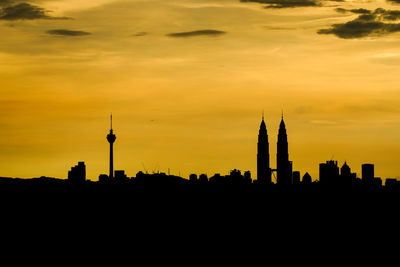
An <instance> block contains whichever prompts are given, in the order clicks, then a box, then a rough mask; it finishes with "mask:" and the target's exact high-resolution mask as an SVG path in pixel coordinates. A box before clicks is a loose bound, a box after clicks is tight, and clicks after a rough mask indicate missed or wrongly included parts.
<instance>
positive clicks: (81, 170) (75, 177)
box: [68, 161, 86, 183]
mask: <svg viewBox="0 0 400 267" xmlns="http://www.w3.org/2000/svg"><path fill="white" fill-rule="evenodd" d="M68 181H69V182H71V183H84V182H85V181H86V166H85V162H83V161H80V162H78V165H75V166H74V167H72V168H71V170H70V171H68Z"/></svg>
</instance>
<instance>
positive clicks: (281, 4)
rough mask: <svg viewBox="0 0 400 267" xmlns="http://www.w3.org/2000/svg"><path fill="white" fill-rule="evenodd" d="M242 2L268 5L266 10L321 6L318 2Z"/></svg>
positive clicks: (268, 0)
mask: <svg viewBox="0 0 400 267" xmlns="http://www.w3.org/2000/svg"><path fill="white" fill-rule="evenodd" d="M240 2H254V3H260V4H266V6H265V8H288V7H309V6H319V3H318V1H316V0H240Z"/></svg>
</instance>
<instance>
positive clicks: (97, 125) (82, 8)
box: [0, 0, 400, 180]
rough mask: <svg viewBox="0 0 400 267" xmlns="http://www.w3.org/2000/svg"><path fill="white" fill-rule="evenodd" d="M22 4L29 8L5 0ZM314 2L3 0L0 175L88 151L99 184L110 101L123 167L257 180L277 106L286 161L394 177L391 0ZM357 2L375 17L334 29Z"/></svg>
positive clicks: (299, 166) (54, 169) (48, 166)
mask: <svg viewBox="0 0 400 267" xmlns="http://www.w3.org/2000/svg"><path fill="white" fill-rule="evenodd" d="M276 1H277V3H285V1H287V0H276ZM279 1H281V2H279ZM298 1H300V2H301V1H313V0H298ZM21 3H23V4H26V5H27V6H28V7H29V8H30V9H29V8H28V11H29V10H30V12H31V13H29V14H24V13H10V10H9V9H7V8H8V7H15V6H17V5H19V4H21ZM301 3H302V2H301ZM315 3H316V5H315V6H314V5H311V6H306V7H290V8H264V7H265V6H266V5H267V4H260V3H251V2H240V1H239V0H171V1H162V0H146V1H144V0H124V1H122V0H121V1H113V0H92V1H83V2H82V1H75V0H53V1H50V0H49V1H45V0H43V1H39V0H38V1H23V0H20V1H17V0H15V1H11V2H8V3H6V1H4V0H3V1H1V0H0V8H1V10H2V11H1V12H0V29H1V32H2V36H3V37H2V38H1V40H0V80H1V99H0V114H1V116H0V126H1V127H0V170H1V171H0V176H8V177H10V176H11V177H36V176H41V175H46V176H52V177H59V178H66V176H67V171H68V169H69V168H70V167H71V166H73V165H75V164H76V163H77V161H85V162H86V165H87V173H88V178H90V179H92V180H97V177H98V175H99V174H101V173H107V172H108V165H107V164H108V160H107V156H108V144H107V141H106V135H107V133H108V130H109V115H110V113H111V112H112V113H113V115H114V128H115V134H116V136H117V141H116V143H115V168H116V169H124V170H126V173H127V175H128V176H134V175H135V174H136V173H137V172H138V171H139V170H144V168H146V169H147V170H148V171H150V172H152V171H162V172H167V170H168V168H169V169H170V171H171V173H172V174H181V175H182V176H184V177H188V175H189V174H190V173H192V172H194V173H207V174H208V175H212V174H214V173H216V172H218V173H221V174H225V173H228V172H229V170H231V169H233V168H237V169H240V170H243V171H245V170H250V171H251V172H252V177H253V179H254V178H255V177H256V144H257V134H258V128H259V124H260V120H261V113H262V110H264V111H265V119H266V124H267V130H268V134H269V142H270V155H271V165H272V166H275V159H276V156H275V153H276V141H277V133H278V132H277V129H278V126H279V121H280V115H281V110H282V109H283V110H284V113H285V122H286V126H287V130H288V139H289V153H290V154H289V156H290V160H292V161H293V162H294V170H300V171H301V173H302V174H304V173H305V172H306V171H308V172H310V174H311V175H312V177H313V179H317V178H318V164H319V163H321V162H324V161H326V160H329V159H334V160H338V161H339V164H340V165H342V164H343V162H344V161H345V160H346V161H347V162H348V164H349V165H350V167H351V168H352V170H353V171H355V172H357V173H358V174H360V169H361V164H362V163H367V162H371V163H375V165H376V167H375V173H376V176H379V177H382V178H386V177H398V176H399V174H400V164H399V163H400V160H399V159H398V155H399V154H400V142H398V139H399V135H400V124H399V123H400V113H399V111H400V108H399V105H398V103H399V101H400V92H399V90H398V89H399V85H398V72H399V64H400V48H399V47H400V46H399V43H400V33H399V32H397V30H394V29H396V26H395V25H397V23H400V22H399V21H398V18H397V17H395V18H394V19H393V18H392V19H390V20H389V18H388V17H385V16H386V15H387V14H389V13H388V12H387V11H392V10H400V6H398V4H396V3H395V2H393V1H344V2H341V1H319V2H315ZM336 8H342V9H345V11H343V10H341V12H339V11H340V10H335V9H336ZM360 8H363V9H365V10H369V12H370V13H369V14H373V16H374V17H373V19H374V21H375V22H376V21H378V20H379V22H380V23H381V24H379V25H380V26H381V28H379V29H376V30H374V31H372V32H368V29H366V28H362V29H361V30H360V31H361V32H362V33H363V34H364V33H365V32H366V34H365V35H363V36H357V35H354V36H353V35H351V36H350V38H349V35H346V36H344V35H343V34H344V33H346V34H354V33H355V32H348V30H349V29H348V28H343V27H341V26H343V24H345V23H346V22H349V21H353V20H356V21H357V19H358V20H359V16H360V13H356V12H364V11H354V10H356V9H357V10H358V9H360ZM377 8H383V9H384V10H386V11H385V12H386V13H382V12H381V13H379V16H378V15H376V14H377V13H376V12H375V13H373V12H374V10H376V9H377ZM351 10H353V11H351ZM16 11H18V12H20V11H19V10H16ZM7 12H9V13H7ZM24 12H26V11H24ZM390 14H392V13H390ZM28 15H30V16H31V17H28ZM392 15H393V14H392ZM32 16H34V18H32ZM332 25H339V26H332ZM365 25H367V24H362V25H361V26H362V27H365ZM393 25H394V26H393ZM389 26H390V27H389ZM334 27H337V32H332V31H331V32H330V33H329V32H328V34H319V33H318V32H319V31H320V30H321V29H336V28H334ZM388 29H389V30H388ZM60 30H61V31H60ZM204 30H212V31H211V32H210V31H204ZM328 31H329V30H328ZM360 31H358V32H356V33H359V32H360ZM177 33H178V36H177V35H176V34H177ZM182 33H184V34H182ZM171 34H172V35H171ZM174 34H175V35H174ZM345 37H346V38H345Z"/></svg>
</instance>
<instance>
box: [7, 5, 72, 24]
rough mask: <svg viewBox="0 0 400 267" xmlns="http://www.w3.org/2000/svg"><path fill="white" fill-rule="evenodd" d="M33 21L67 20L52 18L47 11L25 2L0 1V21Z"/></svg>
mask: <svg viewBox="0 0 400 267" xmlns="http://www.w3.org/2000/svg"><path fill="white" fill-rule="evenodd" d="M34 19H69V18H67V17H52V16H49V15H47V11H46V10H45V9H44V8H41V7H39V6H36V5H32V4H29V3H26V2H21V3H19V2H17V1H10V0H0V20H34Z"/></svg>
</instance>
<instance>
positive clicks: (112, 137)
mask: <svg viewBox="0 0 400 267" xmlns="http://www.w3.org/2000/svg"><path fill="white" fill-rule="evenodd" d="M115 139H117V137H116V136H115V134H114V133H113V129H112V114H111V129H110V133H109V134H108V135H107V141H108V142H109V143H110V174H109V175H108V177H109V178H113V177H114V154H113V144H114V142H115Z"/></svg>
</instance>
